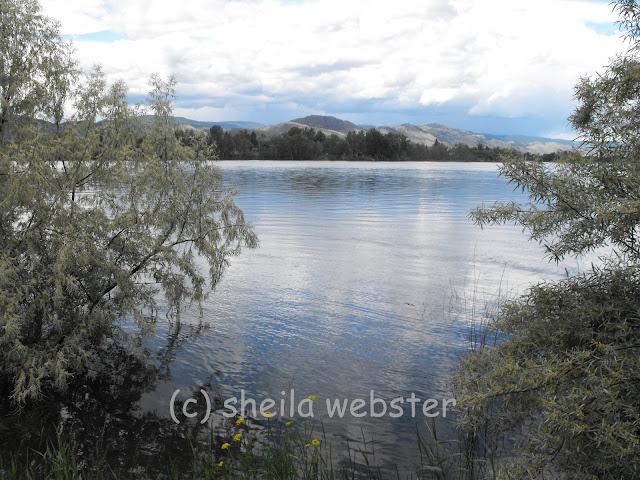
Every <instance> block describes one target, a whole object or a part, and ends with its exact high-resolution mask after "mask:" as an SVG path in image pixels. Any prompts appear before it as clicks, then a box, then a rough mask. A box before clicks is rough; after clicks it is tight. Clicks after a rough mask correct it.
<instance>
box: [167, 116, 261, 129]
mask: <svg viewBox="0 0 640 480" xmlns="http://www.w3.org/2000/svg"><path fill="white" fill-rule="evenodd" d="M173 118H174V119H175V120H176V121H177V122H179V123H183V124H186V125H191V126H192V127H195V128H197V129H198V130H209V129H210V128H211V127H213V126H214V125H220V126H221V127H222V129H223V130H233V129H236V128H239V129H246V130H255V129H256V128H263V127H265V126H266V125H264V124H262V123H256V122H241V121H227V122H202V121H199V120H191V119H189V118H184V117H173Z"/></svg>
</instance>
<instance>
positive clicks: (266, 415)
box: [264, 412, 273, 417]
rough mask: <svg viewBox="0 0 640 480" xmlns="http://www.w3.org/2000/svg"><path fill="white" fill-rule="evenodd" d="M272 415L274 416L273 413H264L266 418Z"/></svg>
mask: <svg viewBox="0 0 640 480" xmlns="http://www.w3.org/2000/svg"><path fill="white" fill-rule="evenodd" d="M271 415H273V412H264V416H265V417H270V416H271Z"/></svg>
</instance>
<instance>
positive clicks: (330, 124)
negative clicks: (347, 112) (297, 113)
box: [291, 115, 362, 134]
mask: <svg viewBox="0 0 640 480" xmlns="http://www.w3.org/2000/svg"><path fill="white" fill-rule="evenodd" d="M291 121H292V122H294V123H300V124H302V125H306V126H308V127H312V128H321V129H323V130H333V131H334V132H338V133H344V134H346V133H348V132H351V131H353V130H356V131H358V130H362V128H360V127H358V126H357V125H356V124H355V123H351V122H348V121H346V120H340V119H339V118H336V117H327V116H323V115H309V116H308V117H304V118H296V119H295V120H291Z"/></svg>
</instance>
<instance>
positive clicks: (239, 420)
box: [236, 418, 244, 425]
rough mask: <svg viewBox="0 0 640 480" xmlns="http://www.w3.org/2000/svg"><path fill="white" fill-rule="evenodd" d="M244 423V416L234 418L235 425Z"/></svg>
mask: <svg viewBox="0 0 640 480" xmlns="http://www.w3.org/2000/svg"><path fill="white" fill-rule="evenodd" d="M243 423H244V418H239V419H237V420H236V425H242V424H243Z"/></svg>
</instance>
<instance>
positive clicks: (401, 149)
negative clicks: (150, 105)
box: [207, 125, 500, 162]
mask: <svg viewBox="0 0 640 480" xmlns="http://www.w3.org/2000/svg"><path fill="white" fill-rule="evenodd" d="M207 142H208V143H209V145H214V146H215V148H216V153H217V154H218V157H219V158H220V159H222V160H234V159H235V160H250V159H260V160H378V161H461V162H497V161H499V160H500V150H498V149H490V148H488V147H487V148H471V147H468V146H466V145H456V146H455V147H451V148H449V147H446V146H444V145H442V144H440V143H437V142H436V144H435V145H433V146H431V147H428V146H427V145H423V144H419V143H413V142H411V141H410V140H408V139H407V137H406V136H404V135H401V134H398V133H381V132H379V131H378V130H375V129H370V130H368V131H366V132H365V131H364V130H360V131H358V132H355V131H350V132H348V133H347V135H346V138H341V137H339V136H337V135H330V136H329V137H327V136H326V135H325V134H324V133H322V131H321V130H315V129H313V128H310V127H305V128H300V127H293V128H291V129H289V131H287V132H286V133H283V134H282V135H278V136H275V137H272V138H267V137H266V136H264V135H261V136H260V137H259V136H258V135H256V133H255V131H252V132H251V133H249V132H248V131H247V130H240V131H237V132H224V131H223V130H222V128H221V127H220V126H218V125H216V126H213V127H211V129H210V130H209V135H208V137H207Z"/></svg>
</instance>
